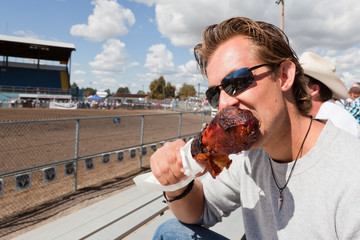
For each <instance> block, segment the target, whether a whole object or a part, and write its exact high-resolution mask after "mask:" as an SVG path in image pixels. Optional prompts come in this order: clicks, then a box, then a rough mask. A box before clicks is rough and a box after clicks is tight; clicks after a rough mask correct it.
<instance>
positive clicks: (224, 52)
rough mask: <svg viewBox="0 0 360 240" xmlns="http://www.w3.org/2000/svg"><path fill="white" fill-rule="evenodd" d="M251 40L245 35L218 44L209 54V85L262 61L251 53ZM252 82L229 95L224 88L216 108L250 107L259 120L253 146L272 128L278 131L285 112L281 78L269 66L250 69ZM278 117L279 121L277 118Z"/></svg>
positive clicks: (260, 143)
mask: <svg viewBox="0 0 360 240" xmlns="http://www.w3.org/2000/svg"><path fill="white" fill-rule="evenodd" d="M250 47H251V42H250V41H249V40H248V38H247V37H245V36H236V37H233V38H231V39H229V40H227V41H226V42H225V43H223V44H222V45H220V46H219V47H218V48H217V49H216V50H215V52H214V53H213V55H212V56H211V57H210V59H209V61H208V65H207V69H206V70H207V77H208V80H209V87H212V86H217V85H219V84H221V81H222V79H223V78H224V77H225V76H227V75H228V74H229V73H231V72H233V71H235V70H238V69H240V68H245V67H248V68H250V67H253V66H256V65H260V64H264V62H260V61H259V60H257V59H256V58H255V57H254V56H253V55H252V54H251V53H250ZM252 72H253V74H254V80H255V81H254V82H253V83H252V84H251V85H250V86H249V87H248V88H247V89H246V90H244V91H243V92H241V93H239V94H237V95H235V96H230V95H228V94H227V93H226V92H225V91H224V90H222V91H221V93H220V102H219V110H220V109H222V108H225V107H229V106H237V107H239V108H241V109H248V110H250V111H251V112H252V113H253V114H254V116H255V117H257V118H258V119H259V121H260V123H261V127H260V132H259V133H258V140H257V142H256V143H255V144H254V146H253V147H252V149H255V148H257V147H262V146H264V145H266V143H267V142H268V141H270V136H272V134H271V133H272V132H273V131H281V126H280V125H281V124H279V123H281V122H282V120H284V118H286V114H284V108H285V105H284V97H283V93H282V91H281V84H280V80H277V79H275V80H273V79H272V77H271V70H270V69H269V68H268V67H261V68H258V69H256V70H253V71H252ZM279 120H280V121H279Z"/></svg>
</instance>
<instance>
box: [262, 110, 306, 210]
mask: <svg viewBox="0 0 360 240" xmlns="http://www.w3.org/2000/svg"><path fill="white" fill-rule="evenodd" d="M310 119H311V120H310V125H309V128H308V130H307V132H306V134H305V137H304V140H303V141H302V143H301V146H300V149H299V152H298V154H297V156H296V158H295V162H294V164H293V166H292V168H291V170H290V174H289V178H288V179H287V180H286V182H285V185H284V186H283V187H280V186H279V184H278V182H277V180H276V176H275V173H274V169H273V166H272V163H271V159H270V157H269V163H270V168H271V174H272V176H273V179H274V182H275V184H276V187H277V188H278V189H279V194H280V196H279V199H278V211H280V209H281V206H282V203H283V197H282V191H283V190H284V189H285V188H286V186H287V184H288V183H289V181H290V178H291V175H292V173H293V171H294V168H295V165H296V162H297V160H298V158H299V156H300V153H301V150H302V148H303V146H304V143H305V140H306V138H307V136H308V134H309V132H310V128H311V125H312V122H313V118H312V116H310Z"/></svg>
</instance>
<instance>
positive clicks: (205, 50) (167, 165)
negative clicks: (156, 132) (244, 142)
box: [150, 17, 360, 240]
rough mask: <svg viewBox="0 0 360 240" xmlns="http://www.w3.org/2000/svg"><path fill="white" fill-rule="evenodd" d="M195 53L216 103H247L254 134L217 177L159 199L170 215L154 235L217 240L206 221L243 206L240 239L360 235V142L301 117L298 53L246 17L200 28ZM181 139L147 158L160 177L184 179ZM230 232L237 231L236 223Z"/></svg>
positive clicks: (305, 102)
mask: <svg viewBox="0 0 360 240" xmlns="http://www.w3.org/2000/svg"><path fill="white" fill-rule="evenodd" d="M194 53H195V58H196V60H197V63H198V65H199V66H200V69H201V72H202V74H203V75H204V76H205V77H206V78H207V80H208V82H209V89H208V90H207V91H206V97H207V99H208V101H209V103H210V104H211V105H212V106H213V107H215V108H218V109H219V111H221V110H222V109H224V108H227V107H238V108H240V109H246V110H249V111H251V112H252V113H253V115H254V116H255V117H256V118H257V119H258V120H259V121H260V122H261V124H260V129H259V130H258V132H257V134H256V135H257V139H256V142H255V143H254V144H253V145H252V146H251V148H250V149H249V150H248V151H246V152H243V153H242V154H237V155H232V156H231V157H232V164H231V166H230V167H229V169H225V170H224V171H222V172H221V174H219V175H218V176H217V177H216V178H215V179H214V178H212V176H211V175H210V174H206V175H205V176H204V178H203V179H201V181H200V180H198V179H195V180H194V181H192V182H190V184H189V185H187V186H185V187H182V188H180V189H177V190H175V191H166V192H164V197H165V200H166V202H167V203H168V206H169V208H170V210H171V211H172V213H173V214H174V215H175V216H176V218H177V219H174V220H169V221H167V222H165V223H163V224H162V225H160V226H159V228H158V229H157V231H156V232H155V235H154V239H162V240H165V239H182V240H183V239H224V237H221V236H219V235H218V234H216V233H214V232H212V231H210V230H208V229H207V228H204V227H203V226H206V227H207V226H212V225H214V224H216V223H217V222H220V221H222V219H223V217H226V216H228V215H229V214H231V212H233V211H234V210H236V209H238V208H240V207H241V211H242V219H239V220H238V224H239V228H241V225H242V222H243V225H244V228H245V233H246V239H248V240H250V239H280V240H281V239H319V238H320V239H360V210H359V209H360V201H358V199H359V198H360V174H359V171H360V155H359V149H360V141H359V140H358V139H356V138H355V137H353V136H351V135H350V134H348V133H346V132H344V131H342V130H340V129H339V128H337V127H335V126H334V125H333V123H332V122H331V121H327V122H326V123H325V122H323V121H319V120H314V119H313V118H312V117H311V116H309V115H308V113H309V111H310V110H311V108H312V106H311V97H310V95H309V92H308V90H307V81H308V79H307V78H306V77H305V76H304V73H303V69H302V67H301V65H300V63H299V61H298V58H297V56H296V54H295V52H294V51H293V49H292V48H291V47H290V44H289V40H288V38H287V37H286V35H285V33H284V32H283V31H281V30H280V29H279V28H278V27H276V26H274V25H272V24H269V23H266V22H262V21H253V20H251V19H248V18H244V17H236V18H230V19H227V20H225V21H223V22H221V23H219V24H214V25H211V26H209V27H207V28H206V29H205V30H204V32H203V34H202V42H201V44H198V45H197V46H196V47H195V49H194ZM184 145H185V143H184V141H183V140H181V139H179V140H177V141H174V142H167V143H165V144H164V146H163V147H161V148H159V149H158V150H157V151H156V152H155V153H154V154H153V155H152V156H151V159H150V166H151V170H152V173H153V174H154V176H155V177H156V178H157V180H158V181H159V182H160V183H161V184H162V185H173V184H176V183H178V182H180V181H181V180H182V179H184V178H185V177H186V175H185V174H184V168H183V165H182V158H181V153H180V148H181V147H183V146H184ZM232 231H237V228H236V227H235V228H233V229H232Z"/></svg>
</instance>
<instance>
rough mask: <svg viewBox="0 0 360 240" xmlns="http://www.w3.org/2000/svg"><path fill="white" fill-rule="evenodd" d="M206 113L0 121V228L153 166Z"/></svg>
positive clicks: (196, 126)
mask: <svg viewBox="0 0 360 240" xmlns="http://www.w3.org/2000/svg"><path fill="white" fill-rule="evenodd" d="M209 120H210V116H207V115H205V112H197V113H190V112H174V113H160V114H144V115H120V116H106V117H88V118H69V119H54V120H34V121H14V122H0V209H1V211H0V229H1V225H3V224H6V222H7V219H9V218H10V217H12V216H15V215H19V214H26V213H28V212H31V211H34V210H36V209H37V207H38V206H41V205H44V204H47V203H48V202H51V201H54V200H56V199H59V198H61V197H63V196H66V195H68V194H70V193H72V192H74V191H77V190H79V189H83V188H86V187H90V186H94V185H97V184H100V183H103V182H106V181H109V180H111V179H114V178H118V177H123V176H127V175H129V173H132V172H138V171H139V169H141V168H144V167H147V168H148V167H149V159H150V156H151V154H152V153H153V152H154V151H156V149H157V148H159V147H160V146H162V144H163V143H164V142H165V141H170V140H175V139H178V138H183V139H184V140H188V139H189V138H190V137H192V136H194V135H195V134H197V133H198V131H199V130H200V129H201V127H202V124H203V123H204V122H209Z"/></svg>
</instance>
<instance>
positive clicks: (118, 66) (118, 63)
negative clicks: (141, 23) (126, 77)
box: [89, 39, 129, 72]
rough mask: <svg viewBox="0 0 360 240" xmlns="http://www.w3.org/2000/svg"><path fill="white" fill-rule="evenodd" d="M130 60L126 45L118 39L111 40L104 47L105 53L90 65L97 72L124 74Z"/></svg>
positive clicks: (97, 56) (99, 55)
mask: <svg viewBox="0 0 360 240" xmlns="http://www.w3.org/2000/svg"><path fill="white" fill-rule="evenodd" d="M128 60H129V55H128V53H127V51H126V49H125V43H123V42H121V41H120V40H117V39H109V40H107V41H106V42H105V44H104V45H103V51H102V52H101V53H100V54H98V55H96V57H95V59H94V61H93V62H90V63H89V64H90V66H91V67H92V68H93V69H95V70H97V71H112V72H122V71H124V68H125V66H124V65H125V64H126V63H127V62H128Z"/></svg>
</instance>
